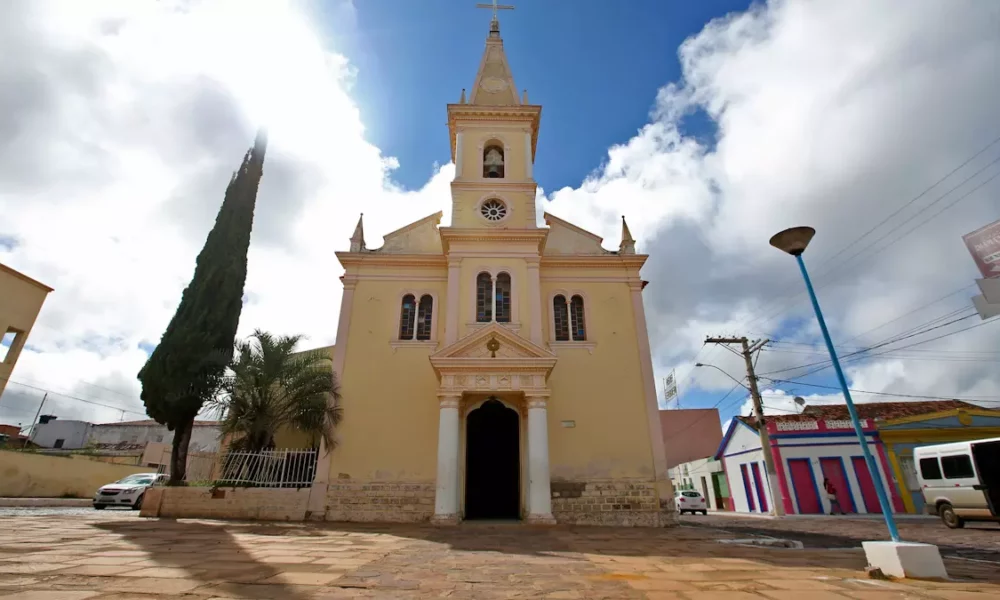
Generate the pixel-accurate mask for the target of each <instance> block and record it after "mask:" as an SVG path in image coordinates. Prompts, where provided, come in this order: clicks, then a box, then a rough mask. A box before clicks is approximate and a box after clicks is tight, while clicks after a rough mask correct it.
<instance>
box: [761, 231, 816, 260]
mask: <svg viewBox="0 0 1000 600" xmlns="http://www.w3.org/2000/svg"><path fill="white" fill-rule="evenodd" d="M814 235H816V230H815V229H813V228H812V227H792V228H791V229H786V230H784V231H779V232H778V233H776V234H774V235H773V236H772V237H771V245H772V246H774V247H775V248H777V249H778V250H781V251H782V252H787V253H788V254H791V255H792V256H798V255H800V254H802V253H803V252H805V251H806V246H808V245H809V242H810V241H812V239H813V236H814Z"/></svg>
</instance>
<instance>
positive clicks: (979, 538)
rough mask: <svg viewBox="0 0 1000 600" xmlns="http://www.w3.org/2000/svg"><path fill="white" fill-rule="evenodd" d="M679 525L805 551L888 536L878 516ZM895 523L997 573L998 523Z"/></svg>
mask: <svg viewBox="0 0 1000 600" xmlns="http://www.w3.org/2000/svg"><path fill="white" fill-rule="evenodd" d="M681 522H682V523H684V524H685V525H690V526H692V527H702V528H721V529H725V530H726V531H730V532H733V534H738V535H761V536H770V537H778V538H785V539H792V540H797V541H800V542H802V543H803V544H804V545H805V546H806V548H857V547H860V545H861V542H862V541H864V540H872V539H882V538H887V536H888V534H887V533H886V528H885V523H884V522H883V521H882V518H881V516H878V517H851V516H847V517H844V516H839V515H838V516H833V517H807V518H801V517H790V518H783V519H768V518H753V517H733V516H727V515H719V514H711V513H710V514H709V515H708V516H702V515H691V516H684V517H681ZM896 525H897V527H898V528H899V535H900V537H901V538H902V539H904V540H906V541H908V542H923V543H926V544H935V545H936V546H938V547H939V548H940V550H941V554H942V555H943V556H956V557H964V558H970V559H977V560H988V561H994V562H996V563H997V568H998V569H1000V524H997V523H967V524H966V526H965V528H964V529H948V528H947V527H945V526H944V524H943V523H942V522H941V520H940V519H938V518H921V519H914V518H901V519H897V521H896Z"/></svg>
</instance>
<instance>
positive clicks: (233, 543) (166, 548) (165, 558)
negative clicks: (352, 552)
mask: <svg viewBox="0 0 1000 600" xmlns="http://www.w3.org/2000/svg"><path fill="white" fill-rule="evenodd" d="M262 526H263V525H257V526H251V527H256V528H257V529H260V528H261V527H262ZM95 527H97V528H98V529H103V530H104V531H107V532H109V533H113V534H115V535H119V536H121V537H122V538H123V539H124V540H126V541H128V542H129V543H131V544H134V545H136V546H138V547H139V548H141V549H142V550H143V551H145V552H146V553H148V554H149V562H148V563H147V565H148V567H149V568H152V569H156V568H166V569H181V570H183V571H185V577H186V578H187V579H192V580H198V581H201V582H204V583H205V584H209V585H211V586H213V589H215V588H217V589H219V590H220V591H224V592H226V593H227V594H235V595H237V596H239V597H242V598H288V599H290V600H298V599H303V600H304V599H305V598H309V597H311V596H310V595H309V594H306V593H303V592H302V591H301V587H300V586H294V585H289V584H286V583H283V582H281V581H267V580H269V579H271V578H273V577H274V576H276V575H280V574H282V573H288V572H294V571H299V570H302V569H299V568H297V567H298V566H299V565H295V564H282V565H276V564H272V563H268V562H262V561H260V560H258V559H256V558H254V556H253V555H252V554H251V553H250V552H248V548H247V547H246V546H244V545H241V544H240V542H239V541H238V540H237V539H236V537H235V536H234V535H233V533H232V531H230V530H231V529H234V527H233V525H231V524H228V523H218V522H215V523H212V522H205V521H193V522H181V521H176V520H171V519H156V520H145V519H144V520H136V521H131V520H130V521H110V522H103V523H96V524H95ZM154 563H155V564H154ZM317 568H318V567H317V566H316V565H313V567H312V568H311V569H310V570H311V571H316V569H317ZM149 577H156V574H155V573H151V574H150V575H149ZM265 581H267V583H266V584H265V583H263V582H265ZM211 591H212V590H203V588H201V587H199V588H197V589H196V590H192V591H191V592H190V593H206V592H211ZM227 594H223V593H216V594H214V595H227Z"/></svg>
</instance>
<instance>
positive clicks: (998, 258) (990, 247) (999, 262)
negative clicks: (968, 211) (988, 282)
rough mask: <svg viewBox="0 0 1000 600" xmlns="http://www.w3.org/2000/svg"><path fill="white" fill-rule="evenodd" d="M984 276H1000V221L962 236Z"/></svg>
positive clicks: (987, 277)
mask: <svg viewBox="0 0 1000 600" xmlns="http://www.w3.org/2000/svg"><path fill="white" fill-rule="evenodd" d="M962 240H963V241H964V242H965V246H966V248H968V249H969V253H970V254H972V259H973V260H975V261H976V266H977V267H979V272H980V273H982V274H983V277H985V278H986V279H989V278H991V277H1000V221H994V222H993V223H990V224H989V225H987V226H986V227H982V228H980V229H977V230H975V231H973V232H972V233H967V234H965V235H963V236H962Z"/></svg>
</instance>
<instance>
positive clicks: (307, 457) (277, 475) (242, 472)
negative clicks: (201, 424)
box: [215, 450, 318, 488]
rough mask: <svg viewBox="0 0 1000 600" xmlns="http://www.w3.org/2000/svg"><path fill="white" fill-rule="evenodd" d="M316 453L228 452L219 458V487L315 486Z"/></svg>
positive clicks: (286, 451) (280, 451)
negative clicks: (313, 483) (313, 484)
mask: <svg viewBox="0 0 1000 600" xmlns="http://www.w3.org/2000/svg"><path fill="white" fill-rule="evenodd" d="M317 457H318V452H317V451H316V450H265V451H262V452H226V453H224V454H222V455H220V458H219V471H218V474H219V475H218V477H217V478H216V480H215V483H216V485H224V486H236V487H274V488H303V487H310V486H312V482H313V476H314V474H315V473H316V459H317Z"/></svg>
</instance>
